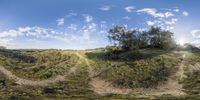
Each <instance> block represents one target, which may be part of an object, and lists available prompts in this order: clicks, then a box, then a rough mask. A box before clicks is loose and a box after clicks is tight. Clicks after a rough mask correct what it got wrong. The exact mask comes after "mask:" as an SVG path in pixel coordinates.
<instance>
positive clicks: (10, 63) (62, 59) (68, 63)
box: [0, 50, 78, 79]
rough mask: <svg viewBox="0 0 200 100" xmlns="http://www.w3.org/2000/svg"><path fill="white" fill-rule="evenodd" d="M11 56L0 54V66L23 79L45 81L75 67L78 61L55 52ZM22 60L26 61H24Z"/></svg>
mask: <svg viewBox="0 0 200 100" xmlns="http://www.w3.org/2000/svg"><path fill="white" fill-rule="evenodd" d="M12 54H13V55H14V56H12V55H11V54H10V56H4V55H7V53H6V54H0V64H1V65H3V66H5V67H7V68H8V69H9V70H11V71H12V72H13V73H14V74H16V75H17V76H19V77H23V78H34V79H46V78H50V77H52V76H55V75H61V74H63V73H64V72H65V71H66V70H68V69H69V68H70V67H73V66H75V65H76V63H77V61H78V57H77V56H76V55H75V54H71V53H66V54H65V52H61V51H55V50H48V51H35V52H27V51H19V52H15V53H12ZM16 55H17V56H16ZM19 55H20V56H19ZM21 55H23V56H21ZM26 58H30V59H32V58H33V59H36V60H35V61H34V62H29V61H28V62H27V59H26ZM18 59H21V60H18ZM24 59H26V60H25V61H24Z"/></svg>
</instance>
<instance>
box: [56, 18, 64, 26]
mask: <svg viewBox="0 0 200 100" xmlns="http://www.w3.org/2000/svg"><path fill="white" fill-rule="evenodd" d="M56 21H57V25H58V26H62V25H64V23H65V19H64V18H59V19H57V20H56Z"/></svg>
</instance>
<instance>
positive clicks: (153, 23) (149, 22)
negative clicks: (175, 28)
mask: <svg viewBox="0 0 200 100" xmlns="http://www.w3.org/2000/svg"><path fill="white" fill-rule="evenodd" d="M146 23H147V25H148V26H152V25H155V22H154V21H146Z"/></svg>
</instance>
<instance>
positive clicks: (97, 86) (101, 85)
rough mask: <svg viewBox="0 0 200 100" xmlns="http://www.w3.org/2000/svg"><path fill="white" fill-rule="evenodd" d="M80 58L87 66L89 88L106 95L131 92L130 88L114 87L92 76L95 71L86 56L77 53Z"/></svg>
mask: <svg viewBox="0 0 200 100" xmlns="http://www.w3.org/2000/svg"><path fill="white" fill-rule="evenodd" d="M78 56H79V57H80V58H82V59H83V60H85V62H86V64H87V66H88V72H89V77H90V78H91V81H90V85H91V86H92V87H91V89H92V90H93V91H94V92H95V93H97V94H100V95H106V94H110V93H113V94H128V93H130V92H131V89H125V88H124V89H122V88H116V87H114V86H113V85H112V83H111V82H107V81H105V80H102V79H99V78H97V77H94V76H95V75H96V73H95V71H94V70H93V68H92V66H91V65H90V63H89V61H88V59H87V58H85V57H83V56H82V55H80V54H78Z"/></svg>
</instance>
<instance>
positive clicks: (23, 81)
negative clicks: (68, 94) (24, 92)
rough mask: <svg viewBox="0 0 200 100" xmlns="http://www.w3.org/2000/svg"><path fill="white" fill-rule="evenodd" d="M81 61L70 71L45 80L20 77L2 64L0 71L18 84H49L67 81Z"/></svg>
mask: <svg viewBox="0 0 200 100" xmlns="http://www.w3.org/2000/svg"><path fill="white" fill-rule="evenodd" d="M76 55H78V54H76ZM78 65H79V63H77V64H76V65H75V66H74V67H71V68H70V69H69V71H67V72H65V73H64V74H63V75H57V76H55V77H52V78H49V79H44V80H38V81H34V80H28V79H24V78H20V77H18V76H16V75H14V74H13V73H12V72H10V71H9V70H7V69H6V68H4V67H3V66H0V72H1V73H3V74H4V75H5V76H6V77H7V78H9V79H10V80H14V81H15V83H16V84H18V85H27V86H48V85H50V84H53V83H57V82H61V81H65V78H66V77H67V76H68V75H70V74H71V73H74V72H75V71H76V69H77V68H78Z"/></svg>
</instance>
